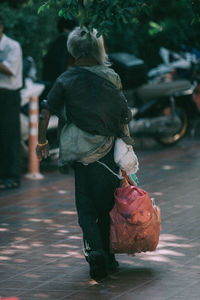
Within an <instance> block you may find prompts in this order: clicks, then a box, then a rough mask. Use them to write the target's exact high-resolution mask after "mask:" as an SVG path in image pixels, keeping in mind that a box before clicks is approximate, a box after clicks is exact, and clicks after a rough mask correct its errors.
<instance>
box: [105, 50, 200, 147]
mask: <svg viewBox="0 0 200 300" xmlns="http://www.w3.org/2000/svg"><path fill="white" fill-rule="evenodd" d="M110 59H111V61H112V62H113V67H114V69H115V70H116V72H117V73H118V74H119V75H120V77H121V79H122V85H123V88H124V94H125V96H126V98H127V100H128V103H129V106H130V107H131V108H132V113H133V119H132V121H131V122H130V124H129V128H130V133H131V135H133V136H148V137H153V138H154V139H155V140H156V141H158V142H159V143H161V144H163V145H165V146H170V145H174V144H175V143H177V142H178V141H180V140H181V139H182V138H183V137H184V135H185V134H186V132H187V129H188V127H189V114H191V115H194V113H196V112H197V110H196V106H195V103H194V102H193V101H192V96H193V93H194V90H195V88H196V83H193V84H191V82H190V81H189V80H185V79H181V80H177V81H172V82H154V83H152V82H148V76H147V69H146V67H145V64H144V62H143V61H142V60H140V59H138V58H136V57H135V56H134V55H131V54H127V53H112V54H110Z"/></svg>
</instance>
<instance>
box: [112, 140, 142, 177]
mask: <svg viewBox="0 0 200 300" xmlns="http://www.w3.org/2000/svg"><path fill="white" fill-rule="evenodd" d="M114 161H115V163H116V164H117V165H118V167H119V168H120V169H121V170H124V171H126V173H127V175H130V174H133V173H136V172H137V171H138V169H139V162H138V158H137V156H136V154H135V152H134V151H133V147H132V146H131V145H127V144H126V143H125V142H124V141H123V140H122V139H120V138H117V139H116V141H115V146H114Z"/></svg>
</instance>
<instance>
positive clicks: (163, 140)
mask: <svg viewBox="0 0 200 300" xmlns="http://www.w3.org/2000/svg"><path fill="white" fill-rule="evenodd" d="M175 110H176V115H177V117H178V118H179V119H180V121H181V127H180V128H179V130H178V131H177V132H176V133H174V134H173V135H169V136H163V137H162V136H159V137H156V138H155V139H156V141H157V142H158V143H160V144H162V145H163V146H173V145H175V144H176V143H178V142H179V141H180V140H181V139H182V138H183V137H184V136H185V134H186V132H187V129H188V116H187V114H186V112H185V110H184V109H183V108H182V107H176V109H175ZM165 111H166V110H164V113H163V115H165Z"/></svg>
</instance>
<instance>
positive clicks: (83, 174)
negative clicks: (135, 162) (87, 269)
mask: <svg viewBox="0 0 200 300" xmlns="http://www.w3.org/2000/svg"><path fill="white" fill-rule="evenodd" d="M100 161H101V162H103V163H105V164H106V165H107V166H109V168H111V169H112V170H113V171H115V172H118V167H117V166H116V164H115V162H114V160H113V149H112V150H111V151H110V152H109V153H108V154H107V155H106V156H105V157H104V158H102V159H101V160H100ZM74 168H75V193H76V207H77V212H78V218H79V224H80V226H81V228H82V231H83V239H84V241H86V242H87V245H89V248H90V249H91V250H100V251H102V250H104V251H106V252H107V253H109V244H110V242H109V241H110V217H109V211H110V210H111V209H112V207H113V205H114V191H115V189H116V188H117V187H118V186H119V179H118V178H117V177H116V176H114V175H113V174H112V173H111V172H110V171H109V170H107V169H106V168H105V167H104V166H102V165H100V164H99V163H98V162H95V163H91V164H89V165H87V166H85V165H83V164H81V163H78V162H77V163H75V166H74Z"/></svg>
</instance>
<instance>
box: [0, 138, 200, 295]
mask: <svg viewBox="0 0 200 300" xmlns="http://www.w3.org/2000/svg"><path fill="white" fill-rule="evenodd" d="M135 148H136V153H137V155H138V157H139V160H140V171H139V174H138V176H139V179H140V186H141V187H142V188H144V189H145V190H147V191H148V192H149V193H150V196H151V197H152V198H154V199H155V201H156V203H157V204H158V205H159V206H160V208H161V213H162V232H161V235H160V242H159V245H158V248H157V250H156V251H155V252H152V253H150V252H148V253H142V254H138V255H136V256H128V255H125V254H121V255H117V258H118V260H119V262H120V268H119V270H118V272H116V273H114V274H110V275H109V276H108V278H106V279H105V280H103V281H101V282H99V283H97V282H95V281H92V280H90V278H89V275H88V265H87V263H86V261H85V259H84V257H83V253H82V234H81V230H80V228H79V226H78V222H77V213H76V209H75V205H74V177H73V171H72V170H71V171H70V173H69V174H67V175H62V174H59V173H58V172H57V170H53V171H52V170H51V172H47V173H46V174H45V179H44V180H42V181H28V180H25V179H24V180H23V182H22V187H21V188H20V189H19V190H12V191H6V192H2V193H1V194H0V297H14V296H15V297H19V299H20V300H43V299H48V300H61V299H69V300H71V299H74V300H82V299H83V300H85V299H92V300H93V299H95V300H118V299H119V300H132V299H136V300H146V299H147V300H166V299H170V300H178V299H179V300H183V299H185V300H186V299H189V300H196V299H198V300H199V299H200V141H199V139H198V137H196V138H193V139H192V138H189V137H187V138H186V139H184V140H183V142H181V143H179V144H178V145H176V146H175V147H173V148H167V149H166V148H162V147H160V146H158V145H156V144H154V143H152V142H151V141H148V140H145V142H143V143H142V144H140V143H136V146H135Z"/></svg>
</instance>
